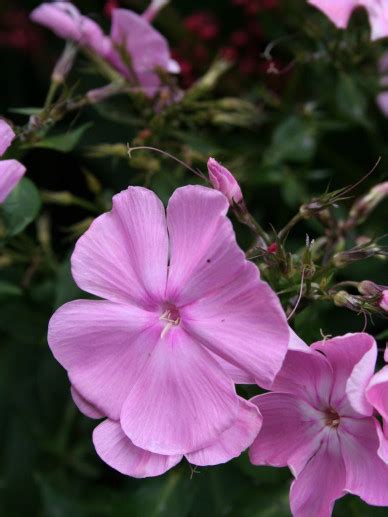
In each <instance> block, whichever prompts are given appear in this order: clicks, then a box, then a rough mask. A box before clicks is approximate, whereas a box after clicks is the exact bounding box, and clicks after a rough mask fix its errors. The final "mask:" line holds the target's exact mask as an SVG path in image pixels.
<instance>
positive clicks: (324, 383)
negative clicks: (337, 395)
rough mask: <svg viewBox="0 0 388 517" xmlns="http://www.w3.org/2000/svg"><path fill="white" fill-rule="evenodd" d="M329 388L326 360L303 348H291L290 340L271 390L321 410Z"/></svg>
mask: <svg viewBox="0 0 388 517" xmlns="http://www.w3.org/2000/svg"><path fill="white" fill-rule="evenodd" d="M332 386H333V372H332V369H331V367H330V364H329V363H328V361H327V360H326V358H325V357H324V356H323V355H322V354H320V353H319V352H317V351H315V350H313V349H312V348H309V347H307V346H306V347H305V348H302V347H301V346H300V344H297V346H295V345H294V344H293V340H291V348H290V349H289V351H288V352H287V355H286V358H285V360H284V362H283V366H282V368H281V370H280V372H279V373H278V375H277V376H276V378H275V380H274V382H273V384H272V386H271V390H274V391H280V392H283V393H291V394H293V395H295V396H297V397H298V398H300V399H303V400H305V401H308V402H309V403H310V404H312V405H314V406H315V407H317V408H325V407H327V405H328V402H329V400H330V394H331V390H332Z"/></svg>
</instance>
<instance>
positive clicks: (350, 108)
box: [336, 74, 367, 125]
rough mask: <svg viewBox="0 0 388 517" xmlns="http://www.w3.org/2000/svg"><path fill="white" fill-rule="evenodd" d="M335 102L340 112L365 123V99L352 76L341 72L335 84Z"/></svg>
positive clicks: (355, 120)
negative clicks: (337, 82)
mask: <svg viewBox="0 0 388 517" xmlns="http://www.w3.org/2000/svg"><path fill="white" fill-rule="evenodd" d="M336 103H337V107H338V110H339V111H340V113H342V114H343V115H345V117H347V118H349V119H350V120H353V121H354V122H358V123H361V124H362V125H365V124H366V117H365V114H366V110H367V100H366V97H365V96H364V95H363V92H362V90H360V88H359V87H358V85H357V84H356V82H355V80H354V78H353V77H350V76H349V75H345V74H342V75H341V77H340V82H339V84H338V86H337V92H336Z"/></svg>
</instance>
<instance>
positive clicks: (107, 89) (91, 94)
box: [86, 82, 124, 104]
mask: <svg viewBox="0 0 388 517" xmlns="http://www.w3.org/2000/svg"><path fill="white" fill-rule="evenodd" d="M121 91H124V88H123V84H122V83H120V82H118V83H110V84H107V85H106V86H102V87H101V88H95V89H94V90H89V91H88V93H87V94H86V97H87V98H88V99H89V102H90V103H91V104H97V103H98V102H102V101H104V100H105V99H109V97H112V96H113V95H117V94H118V93H120V92H121Z"/></svg>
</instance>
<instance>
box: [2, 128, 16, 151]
mask: <svg viewBox="0 0 388 517" xmlns="http://www.w3.org/2000/svg"><path fill="white" fill-rule="evenodd" d="M14 138H15V133H14V132H13V130H12V128H11V126H10V125H9V124H7V122H6V121H5V120H2V119H0V157H1V156H3V154H4V153H5V151H6V150H7V149H8V147H9V146H10V145H11V143H12V140H13V139H14Z"/></svg>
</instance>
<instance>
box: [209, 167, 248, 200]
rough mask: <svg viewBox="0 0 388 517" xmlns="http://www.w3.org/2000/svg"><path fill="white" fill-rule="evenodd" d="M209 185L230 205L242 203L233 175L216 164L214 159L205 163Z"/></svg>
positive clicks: (239, 190)
mask: <svg viewBox="0 0 388 517" xmlns="http://www.w3.org/2000/svg"><path fill="white" fill-rule="evenodd" d="M207 168H208V171H209V179H210V183H211V184H212V185H213V187H214V188H215V189H216V190H219V191H220V192H222V194H224V196H225V197H226V198H227V199H228V201H229V203H230V204H231V205H233V204H237V205H238V204H240V203H242V202H243V195H242V192H241V188H240V185H239V184H238V182H237V180H236V179H235V177H234V176H233V174H232V173H231V172H230V171H228V169H226V168H225V167H223V166H222V165H221V164H220V163H218V162H217V161H216V160H215V159H214V158H209V160H208V162H207Z"/></svg>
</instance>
